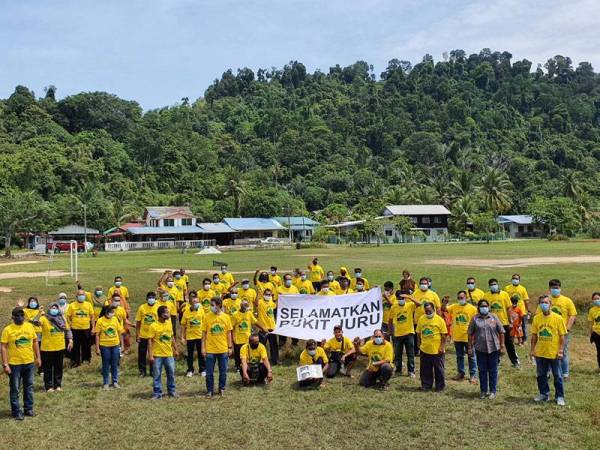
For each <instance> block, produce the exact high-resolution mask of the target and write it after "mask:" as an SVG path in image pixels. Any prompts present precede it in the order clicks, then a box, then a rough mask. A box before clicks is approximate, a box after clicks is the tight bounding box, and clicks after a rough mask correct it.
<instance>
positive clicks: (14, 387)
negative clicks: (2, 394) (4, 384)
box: [9, 363, 35, 416]
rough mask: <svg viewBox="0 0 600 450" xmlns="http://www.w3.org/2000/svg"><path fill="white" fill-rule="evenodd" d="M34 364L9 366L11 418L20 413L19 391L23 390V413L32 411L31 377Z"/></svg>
mask: <svg viewBox="0 0 600 450" xmlns="http://www.w3.org/2000/svg"><path fill="white" fill-rule="evenodd" d="M34 374H35V364H33V363H30V364H15V365H12V364H11V365H10V376H9V379H10V410H11V413H12V415H13V416H16V415H17V414H19V413H21V406H20V405H19V390H20V389H21V388H23V406H24V407H25V411H33V375H34Z"/></svg>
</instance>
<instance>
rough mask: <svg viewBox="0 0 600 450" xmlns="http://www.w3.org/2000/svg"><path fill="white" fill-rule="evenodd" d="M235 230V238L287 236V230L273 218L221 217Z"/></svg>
mask: <svg viewBox="0 0 600 450" xmlns="http://www.w3.org/2000/svg"><path fill="white" fill-rule="evenodd" d="M223 223H225V224H226V225H227V226H228V227H230V228H232V229H233V230H234V231H235V237H236V240H246V239H264V238H268V237H287V230H286V229H285V227H284V226H283V225H281V224H280V223H279V222H277V221H276V220H275V219H263V218H260V217H239V218H234V217H228V218H225V219H223Z"/></svg>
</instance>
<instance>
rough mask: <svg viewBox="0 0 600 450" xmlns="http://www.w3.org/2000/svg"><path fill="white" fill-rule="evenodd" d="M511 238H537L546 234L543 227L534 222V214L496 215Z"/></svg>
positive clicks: (497, 220)
mask: <svg viewBox="0 0 600 450" xmlns="http://www.w3.org/2000/svg"><path fill="white" fill-rule="evenodd" d="M496 222H498V223H499V224H500V225H502V227H503V228H504V231H505V232H506V234H507V235H508V237H510V238H513V239H514V238H536V237H541V236H543V235H544V230H543V228H542V227H541V226H540V225H539V224H536V223H534V221H533V217H532V216H525V215H509V216H498V217H496Z"/></svg>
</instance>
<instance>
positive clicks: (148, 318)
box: [144, 314, 154, 325]
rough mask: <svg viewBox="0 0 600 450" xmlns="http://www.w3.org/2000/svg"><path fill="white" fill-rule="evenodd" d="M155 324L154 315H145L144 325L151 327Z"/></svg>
mask: <svg viewBox="0 0 600 450" xmlns="http://www.w3.org/2000/svg"><path fill="white" fill-rule="evenodd" d="M153 323H154V316H153V315H152V314H145V315H144V324H146V325H150V324H153Z"/></svg>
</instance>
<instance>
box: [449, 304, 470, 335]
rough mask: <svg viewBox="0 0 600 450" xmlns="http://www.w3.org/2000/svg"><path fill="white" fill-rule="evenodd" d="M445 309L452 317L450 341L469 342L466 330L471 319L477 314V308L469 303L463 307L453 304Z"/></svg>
mask: <svg viewBox="0 0 600 450" xmlns="http://www.w3.org/2000/svg"><path fill="white" fill-rule="evenodd" d="M447 309H448V312H449V313H450V314H451V315H452V339H453V340H454V342H469V336H468V333H467V330H468V329H469V323H471V319H472V318H473V316H474V315H475V314H477V308H476V307H475V306H473V305H471V304H470V303H467V304H465V305H459V304H458V303H453V304H452V305H448V308H447Z"/></svg>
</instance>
